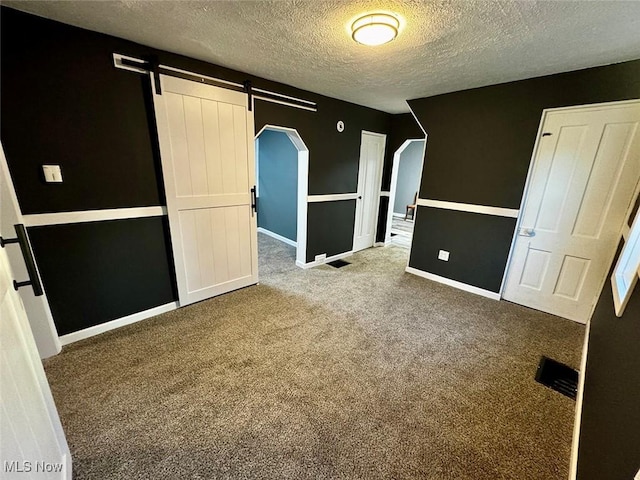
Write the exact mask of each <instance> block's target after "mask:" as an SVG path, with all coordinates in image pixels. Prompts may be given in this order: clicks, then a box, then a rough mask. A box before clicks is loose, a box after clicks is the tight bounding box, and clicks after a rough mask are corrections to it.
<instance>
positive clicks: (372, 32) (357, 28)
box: [351, 13, 400, 47]
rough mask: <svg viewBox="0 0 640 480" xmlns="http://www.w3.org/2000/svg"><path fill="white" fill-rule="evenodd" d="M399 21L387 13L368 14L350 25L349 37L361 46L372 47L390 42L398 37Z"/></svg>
mask: <svg viewBox="0 0 640 480" xmlns="http://www.w3.org/2000/svg"><path fill="white" fill-rule="evenodd" d="M399 27H400V21H399V20H398V19H397V18H396V17H394V16H393V15H389V14H388V13H370V14H368V15H365V16H363V17H360V18H359V19H357V20H356V21H355V22H353V24H352V25H351V36H352V37H353V39H354V40H355V41H356V42H358V43H361V44H363V45H369V46H371V47H374V46H376V45H382V44H385V43H388V42H390V41H391V40H393V39H394V38H396V37H397V36H398V28H399Z"/></svg>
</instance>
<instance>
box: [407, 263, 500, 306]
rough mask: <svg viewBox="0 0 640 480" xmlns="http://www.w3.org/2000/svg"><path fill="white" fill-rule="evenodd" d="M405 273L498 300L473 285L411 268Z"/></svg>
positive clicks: (493, 294)
mask: <svg viewBox="0 0 640 480" xmlns="http://www.w3.org/2000/svg"><path fill="white" fill-rule="evenodd" d="M405 271H406V272H407V273H412V274H413V275H417V276H419V277H422V278H426V279H427V280H432V281H434V282H438V283H443V284H445V285H449V286H450V287H454V288H457V289H460V290H464V291H465V292H471V293H475V294H476V295H481V296H483V297H486V298H490V299H491V300H500V294H499V293H496V292H491V291H489V290H485V289H484V288H478V287H474V286H473V285H468V284H466V283H462V282H457V281H456V280H451V279H450V278H446V277H441V276H440V275H435V274H433V273H429V272H425V271H423V270H418V269H417V268H413V267H407V268H406V269H405Z"/></svg>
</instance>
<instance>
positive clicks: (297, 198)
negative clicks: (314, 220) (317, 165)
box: [255, 125, 309, 265]
mask: <svg viewBox="0 0 640 480" xmlns="http://www.w3.org/2000/svg"><path fill="white" fill-rule="evenodd" d="M255 152H256V187H257V188H256V196H257V203H258V232H259V233H262V234H265V235H268V236H270V237H273V238H275V239H277V240H279V241H281V242H284V243H286V244H288V245H291V246H293V247H295V249H296V264H297V265H303V264H304V263H305V262H306V253H307V190H308V185H307V179H308V174H309V149H308V148H307V146H306V145H305V143H304V142H303V141H302V138H301V137H300V134H299V133H298V132H297V131H296V130H295V129H293V128H287V127H280V126H276V125H265V126H264V127H263V128H262V129H261V130H260V132H258V134H257V135H256V137H255Z"/></svg>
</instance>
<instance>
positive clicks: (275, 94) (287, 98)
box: [252, 87, 317, 107]
mask: <svg viewBox="0 0 640 480" xmlns="http://www.w3.org/2000/svg"><path fill="white" fill-rule="evenodd" d="M252 91H253V92H258V93H266V94H267V95H273V96H274V97H280V98H284V99H286V100H294V101H296V102H300V103H306V104H307V105H310V106H312V107H315V106H316V105H317V104H316V102H312V101H311V100H303V99H301V98H296V97H291V96H289V95H284V94H282V93H276V92H270V91H269V90H263V89H262V88H255V87H254V88H253V89H252Z"/></svg>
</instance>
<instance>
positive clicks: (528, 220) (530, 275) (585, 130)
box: [504, 102, 640, 323]
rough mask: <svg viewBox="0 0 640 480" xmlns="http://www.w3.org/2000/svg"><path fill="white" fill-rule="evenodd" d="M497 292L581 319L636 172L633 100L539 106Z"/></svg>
mask: <svg viewBox="0 0 640 480" xmlns="http://www.w3.org/2000/svg"><path fill="white" fill-rule="evenodd" d="M541 135H542V136H541V137H540V138H539V140H538V149H537V154H536V155H535V158H534V161H533V167H532V171H531V174H530V175H531V177H530V180H529V184H528V191H527V194H526V201H525V204H524V210H523V213H522V216H521V220H520V226H519V229H518V232H517V236H516V241H515V245H514V251H513V254H512V260H511V265H510V267H509V274H508V277H507V282H506V285H505V291H504V298H506V299H507V300H510V301H512V302H515V303H519V304H522V305H526V306H528V307H532V308H535V309H538V310H542V311H545V312H549V313H553V314H555V315H559V316H561V317H565V318H569V319H571V320H575V321H578V322H583V323H584V322H587V321H588V320H589V318H590V317H591V314H592V312H593V308H594V306H595V303H596V301H597V299H598V296H599V295H600V291H601V290H602V285H603V283H604V281H605V276H606V274H607V271H608V269H609V267H610V265H611V262H612V260H613V256H614V254H615V250H616V247H617V244H618V241H619V239H620V234H621V229H622V225H623V222H624V218H625V214H626V213H627V211H628V208H629V205H630V203H631V201H632V198H633V195H634V191H635V188H636V185H637V184H638V181H639V179H640V102H633V103H626V104H618V105H606V104H603V105H598V106H594V107H582V108H579V107H578V108H573V109H559V110H556V111H553V110H552V111H549V112H548V113H546V118H545V119H544V123H543V125H542V128H541Z"/></svg>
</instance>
